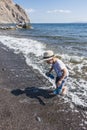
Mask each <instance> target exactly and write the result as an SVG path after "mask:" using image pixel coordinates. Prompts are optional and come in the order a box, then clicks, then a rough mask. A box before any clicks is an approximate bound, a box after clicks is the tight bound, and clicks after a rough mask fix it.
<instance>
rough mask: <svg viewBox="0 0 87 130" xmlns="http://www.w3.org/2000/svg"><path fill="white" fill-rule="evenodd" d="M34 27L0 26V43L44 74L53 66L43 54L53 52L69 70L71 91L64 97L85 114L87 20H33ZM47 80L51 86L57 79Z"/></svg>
mask: <svg viewBox="0 0 87 130" xmlns="http://www.w3.org/2000/svg"><path fill="white" fill-rule="evenodd" d="M31 26H32V28H31V29H16V30H3V29H1V30H0V44H3V45H5V46H6V47H8V48H9V49H12V50H13V51H14V53H16V54H19V53H21V54H23V56H24V57H25V59H26V63H27V65H29V66H32V67H33V69H37V70H38V71H39V72H40V73H41V74H42V75H43V76H44V77H46V76H45V73H46V72H48V71H49V68H50V66H49V65H47V64H46V63H44V62H42V61H41V60H42V57H43V53H44V52H45V51H46V50H52V51H54V53H55V54H56V55H57V56H58V57H59V58H60V59H61V60H62V61H63V62H64V63H65V64H66V66H67V68H68V70H69V77H68V81H67V87H68V93H67V96H66V97H64V100H65V101H66V102H71V103H72V104H73V106H74V105H75V106H77V107H79V108H81V109H83V110H84V111H85V114H84V115H85V116H86V115H87V23H52V24H50V23H45V24H44V23H41V24H37V23H36V24H35V23H34V24H31ZM53 74H54V76H55V77H56V75H55V73H54V72H53ZM46 78H47V77H46ZM48 80H49V81H50V82H51V83H52V84H53V85H52V86H49V87H54V85H55V81H54V80H51V79H49V78H48ZM73 106H72V105H71V107H73ZM85 123H87V121H86V122H85Z"/></svg>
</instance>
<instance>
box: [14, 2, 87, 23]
mask: <svg viewBox="0 0 87 130" xmlns="http://www.w3.org/2000/svg"><path fill="white" fill-rule="evenodd" d="M13 1H14V2H15V3H17V4H19V5H20V6H21V7H22V8H24V9H25V11H26V12H27V14H28V16H29V18H30V22H31V23H72V22H87V0H13Z"/></svg>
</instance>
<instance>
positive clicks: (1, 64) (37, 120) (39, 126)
mask: <svg viewBox="0 0 87 130" xmlns="http://www.w3.org/2000/svg"><path fill="white" fill-rule="evenodd" d="M44 86H47V87H48V86H50V83H49V81H48V80H47V79H45V78H44V77H43V76H42V75H40V74H39V72H38V71H37V70H33V68H32V67H29V66H27V65H26V63H25V59H24V57H23V56H22V54H18V55H17V54H14V53H13V51H11V50H9V49H7V48H6V47H4V46H2V45H0V130H84V129H85V128H87V126H86V125H85V124H84V122H83V121H82V119H86V118H87V117H85V116H83V114H82V113H84V110H83V109H80V108H77V107H74V108H73V109H71V108H70V104H69V103H64V101H63V99H62V97H61V96H53V95H52V93H51V90H43V89H42V88H41V87H44ZM77 110H78V112H77Z"/></svg>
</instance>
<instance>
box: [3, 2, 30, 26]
mask: <svg viewBox="0 0 87 130" xmlns="http://www.w3.org/2000/svg"><path fill="white" fill-rule="evenodd" d="M20 21H25V22H27V23H29V22H30V20H29V18H28V16H27V14H26V12H25V11H24V9H23V8H21V7H20V5H18V4H15V3H14V2H13V1H12V0H0V23H18V22H20Z"/></svg>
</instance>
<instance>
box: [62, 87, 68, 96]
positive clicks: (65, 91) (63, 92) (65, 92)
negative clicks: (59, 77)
mask: <svg viewBox="0 0 87 130" xmlns="http://www.w3.org/2000/svg"><path fill="white" fill-rule="evenodd" d="M66 94H67V86H63V88H62V95H66Z"/></svg>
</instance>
